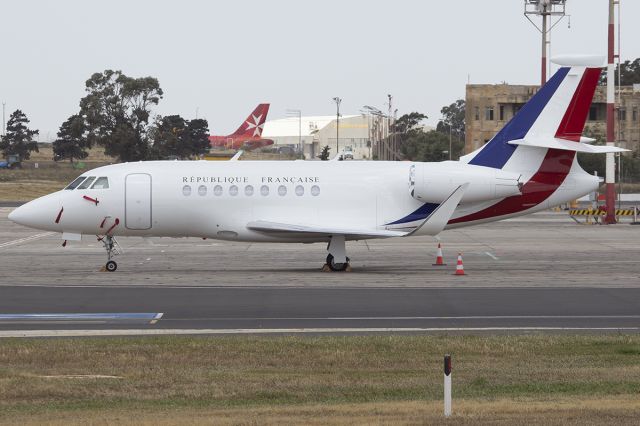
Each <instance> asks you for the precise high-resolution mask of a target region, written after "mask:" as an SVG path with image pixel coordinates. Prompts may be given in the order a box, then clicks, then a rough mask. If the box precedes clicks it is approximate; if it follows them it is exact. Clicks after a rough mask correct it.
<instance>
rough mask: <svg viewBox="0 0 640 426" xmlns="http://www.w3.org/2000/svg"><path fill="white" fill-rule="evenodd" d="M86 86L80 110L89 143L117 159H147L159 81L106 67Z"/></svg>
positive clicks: (88, 81) (158, 92)
mask: <svg viewBox="0 0 640 426" xmlns="http://www.w3.org/2000/svg"><path fill="white" fill-rule="evenodd" d="M85 86H86V88H85V90H86V92H87V95H86V96H85V97H84V98H82V99H81V100H80V113H81V114H82V115H83V116H84V117H85V118H86V123H87V128H88V131H89V133H88V136H87V138H88V141H89V143H91V144H93V143H94V142H95V143H98V144H99V145H101V146H104V148H105V153H106V154H107V155H111V156H115V157H118V159H119V160H120V161H137V160H144V159H146V158H147V157H148V156H149V154H150V142H149V135H148V133H149V118H150V116H151V107H152V106H153V105H157V104H158V103H159V102H160V99H162V95H163V92H162V89H161V88H160V83H158V80H157V79H156V78H153V77H141V78H132V77H128V76H126V75H124V74H123V73H122V71H112V70H105V71H104V72H102V73H95V74H93V75H92V76H91V78H90V79H88V80H87V81H86V84H85Z"/></svg>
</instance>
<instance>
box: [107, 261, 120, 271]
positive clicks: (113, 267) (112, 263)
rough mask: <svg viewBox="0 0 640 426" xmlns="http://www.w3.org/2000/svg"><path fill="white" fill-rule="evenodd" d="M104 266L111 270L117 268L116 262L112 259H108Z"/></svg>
mask: <svg viewBox="0 0 640 426" xmlns="http://www.w3.org/2000/svg"><path fill="white" fill-rule="evenodd" d="M106 268H107V271H109V272H113V271H115V270H116V269H118V264H117V263H116V262H114V261H113V260H110V261H108V262H107V265H106Z"/></svg>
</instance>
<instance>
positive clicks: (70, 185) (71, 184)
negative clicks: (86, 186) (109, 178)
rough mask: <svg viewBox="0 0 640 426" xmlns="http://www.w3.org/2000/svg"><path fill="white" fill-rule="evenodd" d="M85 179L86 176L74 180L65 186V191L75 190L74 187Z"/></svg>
mask: <svg viewBox="0 0 640 426" xmlns="http://www.w3.org/2000/svg"><path fill="white" fill-rule="evenodd" d="M86 178H87V177H86V176H80V177H79V178H76V180H74V181H73V182H71V183H70V184H69V186H67V187H66V188H65V189H69V190H71V189H76V186H78V185H80V183H81V182H82V181H83V180H85V179H86Z"/></svg>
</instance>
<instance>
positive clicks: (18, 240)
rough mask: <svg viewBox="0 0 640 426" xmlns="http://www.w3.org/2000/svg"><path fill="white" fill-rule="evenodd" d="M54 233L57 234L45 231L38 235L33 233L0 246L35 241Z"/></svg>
mask: <svg viewBox="0 0 640 426" xmlns="http://www.w3.org/2000/svg"><path fill="white" fill-rule="evenodd" d="M53 234H55V232H43V233H42V234H36V235H31V236H29V237H24V238H19V239H17V240H13V241H7V242H6V243H2V244H0V248H5V247H9V246H12V245H15V244H22V243H28V242H30V241H35V240H38V239H40V238H44V237H48V236H49V235H53Z"/></svg>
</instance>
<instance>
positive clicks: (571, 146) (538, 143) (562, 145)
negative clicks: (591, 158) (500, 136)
mask: <svg viewBox="0 0 640 426" xmlns="http://www.w3.org/2000/svg"><path fill="white" fill-rule="evenodd" d="M509 144H510V145H520V146H530V147H534V148H545V149H547V148H553V149H562V150H565V151H576V152H586V153H590V154H606V153H608V152H627V151H629V150H628V149H624V148H619V147H617V146H606V145H588V144H585V143H581V142H574V141H568V140H565V139H559V138H545V139H516V140H513V141H509Z"/></svg>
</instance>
